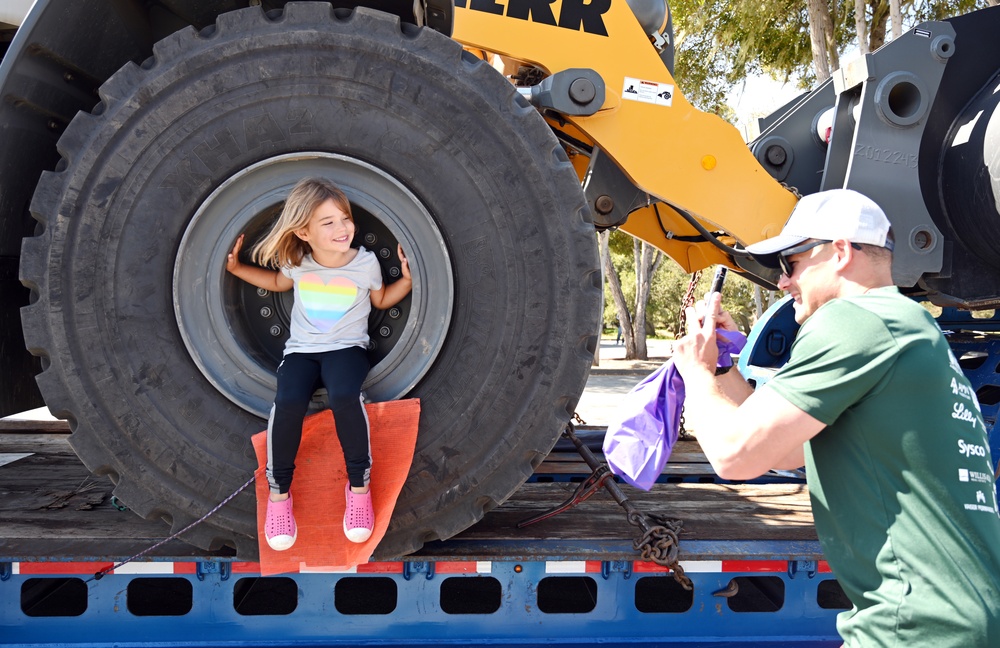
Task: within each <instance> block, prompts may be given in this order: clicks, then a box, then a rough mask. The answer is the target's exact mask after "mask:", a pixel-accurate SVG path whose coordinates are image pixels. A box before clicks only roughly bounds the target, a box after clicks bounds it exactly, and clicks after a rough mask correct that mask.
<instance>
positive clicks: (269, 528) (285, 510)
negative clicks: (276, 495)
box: [264, 495, 299, 551]
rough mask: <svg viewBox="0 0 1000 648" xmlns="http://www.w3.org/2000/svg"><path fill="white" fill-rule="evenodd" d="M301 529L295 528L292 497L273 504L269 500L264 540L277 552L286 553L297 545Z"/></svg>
mask: <svg viewBox="0 0 1000 648" xmlns="http://www.w3.org/2000/svg"><path fill="white" fill-rule="evenodd" d="M298 536H299V529H298V527H296V526H295V516H294V515H292V496H291V495H289V496H288V499H286V500H285V501H284V502H272V501H271V498H268V499H267V518H266V519H265V520H264V538H266V539H267V544H268V546H269V547H271V549H274V550H275V551H285V550H286V549H290V548H291V546H292V545H293V544H295V539H296V538H297V537H298Z"/></svg>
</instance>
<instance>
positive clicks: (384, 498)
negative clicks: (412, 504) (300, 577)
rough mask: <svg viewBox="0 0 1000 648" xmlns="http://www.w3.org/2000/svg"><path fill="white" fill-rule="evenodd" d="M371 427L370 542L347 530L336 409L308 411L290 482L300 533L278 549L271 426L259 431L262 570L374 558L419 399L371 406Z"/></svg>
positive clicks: (406, 460) (323, 567)
mask: <svg viewBox="0 0 1000 648" xmlns="http://www.w3.org/2000/svg"><path fill="white" fill-rule="evenodd" d="M365 408H366V409H367V410H368V420H369V425H370V429H371V453H372V471H371V493H372V505H373V507H374V509H375V529H374V531H373V532H372V536H371V538H369V539H368V541H367V542H363V543H358V544H356V543H353V542H351V541H350V540H348V539H347V537H346V536H345V535H344V509H345V508H346V506H347V503H346V501H345V499H346V498H345V497H344V486H345V485H346V484H347V468H346V466H345V465H344V453H343V451H342V450H341V448H340V441H339V440H338V439H337V429H336V426H335V424H334V422H333V413H332V412H331V411H330V410H324V411H322V412H319V413H317V414H312V415H310V416H308V417H306V420H305V422H304V423H303V425H302V443H301V445H300V446H299V453H298V455H297V456H296V458H295V479H294V481H293V482H292V488H291V493H292V499H293V501H294V505H295V508H294V511H295V523H296V525H297V526H298V539H297V540H296V541H295V544H294V545H293V546H292V548H291V549H288V550H287V551H274V550H273V549H271V548H270V547H269V546H268V545H267V541H266V540H265V539H264V518H265V516H266V515H267V498H268V485H267V477H266V476H265V475H264V470H263V467H264V466H265V465H266V464H267V433H266V432H261V433H259V434H255V435H254V436H253V447H254V450H255V451H256V453H257V463H258V468H259V469H258V471H257V482H256V489H257V491H256V492H257V539H258V543H259V545H260V571H261V575H262V576H269V575H272V574H282V573H289V572H302V571H332V570H336V571H341V570H347V569H351V568H353V567H355V566H357V565H359V564H361V563H365V562H368V560H369V558H370V557H371V555H372V552H373V551H374V550H375V547H376V546H377V545H378V543H379V542H380V541H381V540H382V538H383V536H385V530H386V528H387V527H388V526H389V518H390V517H392V510H393V508H395V506H396V499H397V498H398V497H399V492H400V490H402V488H403V482H405V481H406V475H407V474H408V473H409V471H410V464H411V463H412V462H413V449H414V447H415V446H416V441H417V425H418V422H419V419H420V401H419V400H418V399H407V400H399V401H389V402H385V403H372V404H369V405H366V406H365Z"/></svg>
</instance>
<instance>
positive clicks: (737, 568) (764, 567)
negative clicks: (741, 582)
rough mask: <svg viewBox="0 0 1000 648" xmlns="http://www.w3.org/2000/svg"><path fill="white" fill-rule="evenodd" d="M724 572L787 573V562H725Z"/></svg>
mask: <svg viewBox="0 0 1000 648" xmlns="http://www.w3.org/2000/svg"><path fill="white" fill-rule="evenodd" d="M722 571H724V572H787V571H788V561H787V560H723V561H722Z"/></svg>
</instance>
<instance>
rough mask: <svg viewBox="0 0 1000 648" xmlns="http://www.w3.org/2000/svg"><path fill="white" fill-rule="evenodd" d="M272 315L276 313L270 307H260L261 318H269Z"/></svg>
mask: <svg viewBox="0 0 1000 648" xmlns="http://www.w3.org/2000/svg"><path fill="white" fill-rule="evenodd" d="M272 315H274V311H273V310H271V307H270V306H261V307H260V316H261V317H263V318H268V317H270V316H272Z"/></svg>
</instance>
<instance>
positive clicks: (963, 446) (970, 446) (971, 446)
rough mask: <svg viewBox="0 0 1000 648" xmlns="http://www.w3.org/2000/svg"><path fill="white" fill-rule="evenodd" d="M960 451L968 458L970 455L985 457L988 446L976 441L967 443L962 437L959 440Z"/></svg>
mask: <svg viewBox="0 0 1000 648" xmlns="http://www.w3.org/2000/svg"><path fill="white" fill-rule="evenodd" d="M958 453H959V454H963V455H965V457H966V458H969V457H985V456H986V448H985V447H983V446H981V445H976V444H975V443H966V442H965V441H962V440H961V439H959V440H958Z"/></svg>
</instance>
